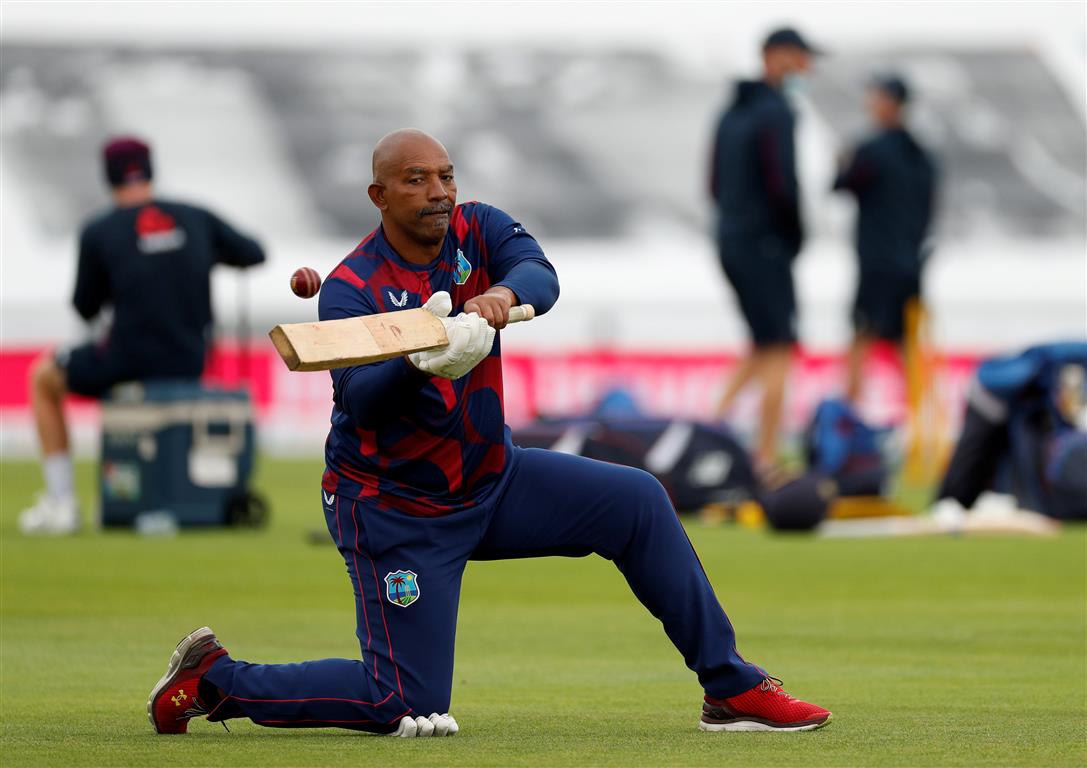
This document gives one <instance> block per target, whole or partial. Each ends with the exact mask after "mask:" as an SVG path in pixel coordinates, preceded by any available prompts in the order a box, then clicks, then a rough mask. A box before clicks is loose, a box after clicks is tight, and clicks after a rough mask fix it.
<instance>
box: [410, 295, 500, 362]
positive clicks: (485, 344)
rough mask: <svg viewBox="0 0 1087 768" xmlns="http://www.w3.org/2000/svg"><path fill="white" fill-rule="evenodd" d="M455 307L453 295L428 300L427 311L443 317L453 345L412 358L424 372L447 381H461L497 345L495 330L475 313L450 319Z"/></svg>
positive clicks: (446, 331) (436, 296) (450, 343)
mask: <svg viewBox="0 0 1087 768" xmlns="http://www.w3.org/2000/svg"><path fill="white" fill-rule="evenodd" d="M451 308H452V302H451V301H450V299H449V294H448V293H446V292H445V291H439V292H438V293H436V294H434V295H433V296H431V297H430V299H429V300H427V303H426V304H424V305H423V309H426V310H428V311H429V312H431V313H433V314H434V315H435V316H436V317H440V318H442V322H443V323H445V333H446V336H447V337H448V338H449V344H448V345H447V346H445V347H443V348H441V349H434V350H430V351H429V352H415V353H414V354H411V355H408V359H409V360H410V361H411V364H412V365H414V366H415V367H416V368H418V369H419V370H420V371H423V372H424V373H429V374H431V375H432V376H441V377H442V378H445V379H459V378H460V377H461V376H464V375H465V374H466V373H468V371H470V370H472V369H473V368H475V367H476V365H478V364H479V361H480V360H482V359H483V358H485V357H486V356H487V355H489V354H490V353H491V347H492V346H493V345H494V334H495V331H494V328H492V327H491V326H490V325H489V324H488V323H487V321H486V320H484V319H483V318H482V317H480V316H479V315H477V314H476V313H475V312H471V313H469V314H464V313H463V312H462V313H461V314H459V315H457V316H456V317H455V318H448V317H446V315H448V314H449V312H450V310H451Z"/></svg>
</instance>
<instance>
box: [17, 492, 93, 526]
mask: <svg viewBox="0 0 1087 768" xmlns="http://www.w3.org/2000/svg"><path fill="white" fill-rule="evenodd" d="M79 527H80V519H79V504H78V503H77V502H76V500H75V499H71V498H69V499H54V498H52V497H51V496H48V495H47V494H44V493H43V494H42V495H41V496H39V497H38V502H37V503H36V504H35V505H34V506H33V507H30V508H29V509H25V510H23V511H22V513H21V514H20V515H19V530H20V531H21V532H22V533H23V534H24V535H26V536H66V535H68V534H71V533H75V532H77V531H78V530H79Z"/></svg>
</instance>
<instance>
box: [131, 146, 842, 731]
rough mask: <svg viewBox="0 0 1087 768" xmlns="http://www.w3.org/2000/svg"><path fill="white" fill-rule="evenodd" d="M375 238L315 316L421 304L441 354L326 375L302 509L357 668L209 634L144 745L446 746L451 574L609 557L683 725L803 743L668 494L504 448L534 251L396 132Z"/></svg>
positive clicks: (179, 662)
mask: <svg viewBox="0 0 1087 768" xmlns="http://www.w3.org/2000/svg"><path fill="white" fill-rule="evenodd" d="M373 170H374V180H373V183H372V184H371V185H370V187H369V194H370V200H371V201H372V202H373V204H374V205H375V206H377V208H378V209H379V210H380V211H381V225H380V226H379V227H378V228H377V230H376V231H374V232H372V233H371V234H370V235H369V236H367V237H366V239H364V240H363V241H362V243H360V244H359V246H358V247H357V248H356V249H355V250H354V251H353V252H352V253H351V254H350V255H349V256H348V257H347V258H346V259H344V260H343V261H342V262H341V263H340V265H339V266H338V267H336V269H334V270H333V271H332V273H331V274H330V275H329V277H328V279H327V280H326V281H325V284H324V287H323V288H322V290H321V301H320V317H321V319H322V320H333V319H337V318H346V317H356V316H360V315H369V314H373V313H376V312H390V311H397V310H399V309H408V308H412V307H420V306H422V307H423V308H425V309H428V310H429V311H431V312H433V313H434V314H435V315H437V316H438V317H441V318H444V322H445V324H446V328H447V331H448V334H449V337H450V343H449V346H448V347H446V348H443V349H441V350H435V351H432V352H422V353H418V354H415V355H410V356H408V357H403V358H397V359H393V360H387V361H385V362H382V363H375V364H372V365H364V366H358V367H355V368H347V369H343V370H337V371H333V372H332V391H333V403H334V405H333V409H332V429H331V431H330V432H329V436H328V440H327V442H326V444H325V445H326V447H325V461H326V471H325V473H324V478H323V480H322V483H321V486H322V488H321V502H322V505H323V508H324V514H325V522H326V523H327V525H328V530H329V533H330V534H331V536H332V538H333V540H335V542H336V546H337V547H338V548H339V550H340V553H341V554H342V555H343V558H344V562H345V564H346V566H347V573H348V576H349V577H350V579H351V584H352V587H353V589H354V594H355V604H356V617H357V621H358V630H357V633H356V634H357V636H358V640H359V645H360V648H361V651H362V659H361V660H349V659H324V660H321V661H307V662H303V663H301V664H250V663H247V662H244V661H236V660H234V659H233V658H231V657H230V656H229V655H228V654H227V652H226V650H225V649H224V648H223V646H222V645H221V644H220V643H219V641H218V639H217V638H216V637H215V635H214V634H213V633H212V631H211V630H210V629H208V628H207V627H204V628H202V629H198V630H196V631H195V632H193V633H192V634H190V635H188V636H187V637H185V638H184V639H183V640H182V641H181V642H180V643H179V644H178V646H177V650H176V651H175V652H174V654H173V656H172V657H171V659H170V663H169V666H168V667H167V670H166V674H165V675H164V676H163V677H162V679H161V680H159V682H158V684H157V685H156V686H155V687H154V689H153V690H152V692H151V697H150V698H149V700H148V702H147V709H148V716H149V717H150V719H151V722H152V724H153V725H154V726H155V729H156V730H157V731H158V732H159V733H184V732H185V731H186V729H187V727H188V721H189V720H190V719H191V718H193V717H196V716H201V715H206V716H207V717H208V719H209V720H214V721H219V720H227V719H229V718H235V717H248V718H250V719H251V720H252V721H253V722H256V723H259V724H261V725H267V726H275V727H322V726H327V727H340V728H352V729H356V730H362V731H371V732H375V733H388V734H393V735H398V736H444V735H452V734H454V733H456V732H457V730H458V725H457V722H456V720H455V719H454V718H453V717H452V716H451V715H450V714H449V702H450V695H451V688H452V680H453V645H454V636H455V633H456V623H457V606H458V602H459V599H460V585H461V577H462V575H463V573H464V568H465V566H466V565H467V563H468V561H469V560H495V559H507V558H521V557H544V556H555V555H559V556H567V557H584V556H586V555H588V554H591V553H596V554H599V555H601V556H603V557H606V558H608V559H609V560H613V561H614V562H615V564H616V566H618V568H619V570H620V571H621V572H622V574H623V576H624V577H626V579H627V582H628V583H629V584H630V587H631V590H632V591H633V592H634V594H635V595H636V596H637V598H638V599H639V600H640V601H641V602H642V603H643V604H644V605H645V606H646V608H647V609H648V610H649V611H650V612H651V613H652V614H653V615H654V616H656V617H657V618H658V619H659V620H660V621H661V623H662V624H663V625H664V630H665V632H666V633H667V635H668V637H669V638H670V639H671V640H672V642H673V643H674V644H675V646H676V648H677V649H678V650H679V651H680V653H681V654H682V655H683V658H684V660H685V661H686V662H687V666H688V667H690V668H691V669H692V670H694V671H695V672H696V673H697V675H698V678H699V681H700V683H701V684H702V687H703V689H704V691H705V697H704V700H703V711H702V719H701V722H700V727H701V728H702V729H703V730H708V731H724V730H786V731H800V730H811V729H814V728H818V727H820V726H822V725H824V724H825V723H826V722H827V721H828V720H829V718H830V713H829V712H827V711H826V710H825V709H821V708H819V707H816V706H814V705H811V704H807V703H805V702H802V701H798V700H797V699H794V698H792V697H791V696H789V695H787V694H786V693H785V692H784V691H782V690H781V688H780V687H778V683H777V681H775V680H774V679H773V678H770V677H768V676H767V675H766V673H765V672H763V671H762V670H761V669H759V668H758V667H756V666H754V665H752V664H749V663H748V662H746V661H744V660H743V659H742V658H741V657H740V655H739V654H738V653H737V651H736V643H735V637H734V635H733V631H732V625H731V624H730V623H729V620H728V617H727V616H726V615H725V612H724V611H723V610H722V609H721V606H720V605H719V604H718V602H717V598H716V597H715V596H714V594H713V589H712V588H711V586H710V584H709V581H708V580H707V578H706V574H705V572H704V571H703V570H702V566H701V565H700V564H699V561H698V557H697V556H696V555H695V552H694V550H693V549H692V548H691V544H690V542H689V541H688V539H687V536H686V534H685V533H684V531H683V528H682V526H681V525H680V523H679V520H678V518H677V517H676V513H675V510H674V509H673V508H672V506H671V503H670V502H669V500H668V495H667V494H666V493H665V491H664V489H663V488H662V487H661V485H660V483H658V482H657V481H656V480H655V479H654V478H653V476H652V475H649V474H647V473H645V472H642V471H641V470H636V469H631V468H628V467H621V466H616V465H612V464H605V463H601V462H596V461H592V460H590V459H585V458H581V457H578V456H569V455H566V454H560V453H554V452H551V451H543V450H534V449H522V448H517V447H516V446H514V445H513V443H512V442H511V440H510V430H509V428H508V427H506V426H505V424H504V418H503V413H502V366H501V358H500V342H499V338H498V334H497V332H498V331H500V330H501V329H502V328H503V327H504V326H505V325H506V322H507V320H508V318H509V311H510V308H511V307H513V306H515V305H517V304H519V303H522V302H523V303H526V304H532V305H533V306H534V307H535V308H536V312H537V314H543V313H544V312H547V310H549V309H550V308H551V306H552V305H553V304H554V303H555V300H556V299H557V298H558V293H559V286H558V280H557V278H556V276H555V271H554V269H552V267H551V265H550V264H549V263H548V261H547V258H546V257H545V256H544V254H543V251H542V250H541V248H540V246H539V244H538V243H537V242H536V240H535V239H534V238H533V237H532V236H531V235H529V234H528V232H526V231H525V228H524V227H523V226H521V225H520V224H518V223H517V222H516V221H514V220H513V219H512V218H510V217H509V216H508V215H507V214H505V213H503V212H502V211H500V210H498V209H497V208H492V207H491V206H488V205H484V204H483V203H475V202H473V203H466V204H464V205H457V204H456V200H457V186H456V182H455V181H454V176H453V164H452V163H451V162H450V160H449V155H448V154H447V153H446V151H445V148H444V147H443V146H442V145H441V144H440V143H438V142H437V141H436V140H435V139H433V138H431V137H430V136H427V135H426V134H424V133H422V132H420V131H416V130H402V131H397V132H395V133H393V134H390V135H388V136H386V137H385V138H383V139H382V140H381V141H380V142H379V143H378V145H377V147H376V149H375V150H374V168H373Z"/></svg>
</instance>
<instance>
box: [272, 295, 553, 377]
mask: <svg viewBox="0 0 1087 768" xmlns="http://www.w3.org/2000/svg"><path fill="white" fill-rule="evenodd" d="M535 316H536V310H534V309H533V308H532V305H531V304H521V305H520V306H517V307H513V308H511V309H510V317H509V321H510V322H511V323H520V322H524V321H526V320H531V319H532V318H534V317H535ZM268 335H269V336H270V337H271V339H272V343H273V344H274V345H275V348H276V352H278V353H279V356H280V357H282V358H283V362H285V363H286V364H287V367H288V368H290V369H291V370H292V371H328V370H332V369H333V368H349V367H351V366H353V365H365V364H367V363H379V362H381V361H382V360H389V359H390V358H393V357H401V356H403V355H410V354H411V353H413V352H425V351H427V350H431V349H438V348H439V347H444V346H445V345H446V344H448V343H449V339H448V338H447V337H446V335H445V325H444V324H443V323H442V321H441V319H440V318H438V317H435V316H434V315H432V314H431V313H430V312H428V311H427V310H425V309H405V310H402V311H400V312H382V313H380V314H377V315H366V316H365V317H348V318H345V319H343V320H323V321H321V322H316V323H288V324H283V325H277V326H276V327H275V328H273V329H272V330H271V331H270V332H269V333H268Z"/></svg>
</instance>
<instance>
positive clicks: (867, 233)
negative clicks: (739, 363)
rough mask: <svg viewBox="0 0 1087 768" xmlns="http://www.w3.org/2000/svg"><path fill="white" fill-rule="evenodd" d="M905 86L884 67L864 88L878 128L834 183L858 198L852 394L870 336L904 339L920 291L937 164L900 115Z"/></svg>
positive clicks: (854, 397) (856, 393)
mask: <svg viewBox="0 0 1087 768" xmlns="http://www.w3.org/2000/svg"><path fill="white" fill-rule="evenodd" d="M910 97H911V94H910V89H909V87H908V86H907V85H906V82H905V81H904V80H903V79H902V78H901V77H898V76H897V75H882V76H879V77H876V78H875V79H873V80H872V83H871V86H870V87H869V89H868V113H869V116H870V117H871V119H872V122H873V124H874V125H875V127H876V132H875V134H874V135H873V136H871V137H869V138H868V139H867V140H866V141H864V142H862V143H861V144H860V145H859V146H858V147H857V148H856V149H855V150H854V151H853V152H852V153H851V155H850V156H849V157H848V160H847V161H846V162H844V163H843V164H842V167H841V168H840V170H839V172H838V176H837V178H836V179H835V180H834V189H835V190H839V191H842V192H848V193H850V194H852V195H853V196H854V197H856V199H857V228H856V242H857V266H858V270H857V271H858V275H859V279H858V281H857V293H856V298H855V300H854V302H853V327H854V337H853V343H852V344H851V345H850V349H849V356H848V363H847V374H846V399H847V400H849V401H851V402H854V403H855V402H857V401H858V400H859V399H860V394H861V385H862V383H863V375H864V362H865V359H866V358H867V356H868V352H869V350H870V349H871V346H872V343H873V342H874V341H875V340H877V339H883V340H885V341H890V342H893V343H895V344H899V345H900V344H901V343H902V339H903V336H904V334H905V316H906V306H907V304H908V303H909V301H910V300H911V299H916V298H919V297H920V295H921V270H922V268H923V267H924V264H925V261H926V259H927V257H928V255H929V254H928V250H927V247H926V240H927V239H928V235H929V229H930V225H931V223H932V217H933V212H934V208H935V199H936V166H935V163H934V161H933V159H932V156H931V155H930V154H929V152H928V151H927V150H926V149H925V148H924V147H923V146H922V145H921V143H920V142H919V141H918V140H917V139H916V138H915V137H914V135H913V133H911V132H910V131H909V130H908V129H907V127H906V123H905V116H906V114H905V113H906V106H907V104H908V103H909V101H910Z"/></svg>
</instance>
